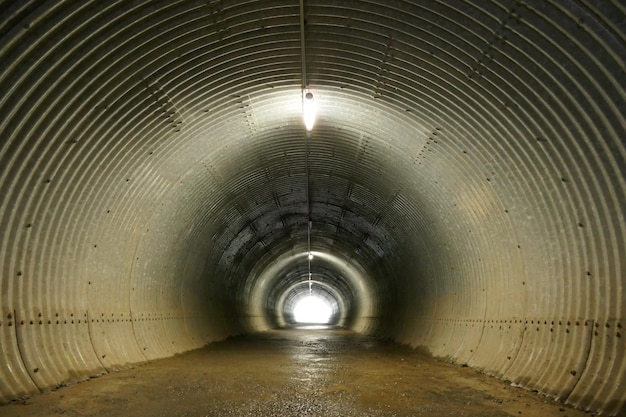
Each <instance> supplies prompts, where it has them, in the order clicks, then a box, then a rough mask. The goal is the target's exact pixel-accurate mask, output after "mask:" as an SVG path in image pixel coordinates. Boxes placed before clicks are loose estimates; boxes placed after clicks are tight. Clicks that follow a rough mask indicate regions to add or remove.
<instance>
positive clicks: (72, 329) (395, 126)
mask: <svg viewBox="0 0 626 417" xmlns="http://www.w3.org/2000/svg"><path fill="white" fill-rule="evenodd" d="M0 5H2V7H0V16H1V20H0V39H1V42H0V57H1V58H2V59H0V66H1V68H2V70H1V71H0V93H1V94H0V195H1V196H2V199H1V200H0V257H1V259H2V262H1V265H0V268H2V269H1V270H0V290H1V296H2V298H1V299H0V309H1V313H2V318H1V319H0V365H1V367H0V380H2V381H3V382H6V383H3V384H0V401H3V402H5V401H10V400H12V399H15V398H19V397H20V396H23V395H25V394H30V393H34V392H38V391H40V390H46V389H50V388H53V387H56V386H58V385H60V384H65V383H69V382H77V381H81V380H84V379H86V378H88V377H90V376H92V375H97V374H100V373H104V372H108V371H111V370H114V369H118V368H121V367H127V366H130V365H131V364H133V363H137V362H142V361H146V360H149V359H154V358H160V357H166V356H171V355H173V354H176V353H179V352H182V351H186V350H190V349H193V348H196V347H200V346H202V345H204V344H206V343H209V342H211V341H215V340H220V339H223V338H225V337H227V336H229V335H234V334H239V333H242V332H248V331H254V330H263V329H266V328H268V327H271V326H273V325H275V324H276V323H277V320H278V319H276V316H275V315H273V314H274V313H273V310H272V309H274V308H275V306H276V304H275V303H276V301H277V300H278V298H280V296H279V295H272V294H274V293H276V294H280V291H278V292H276V291H277V289H278V288H279V286H278V283H279V281H277V280H276V279H275V278H274V277H276V276H278V275H280V274H278V275H276V274H274V273H273V272H272V271H274V272H277V271H280V270H282V269H281V268H288V269H289V268H291V269H292V270H293V271H295V272H294V273H296V275H295V276H298V273H297V271H301V270H302V267H303V265H304V264H305V263H304V255H303V254H306V253H307V252H308V248H307V245H306V230H307V224H308V223H309V221H311V224H312V241H311V245H312V250H313V251H315V252H316V253H319V254H326V258H324V257H323V256H320V259H321V260H322V261H323V262H326V268H327V269H326V273H325V272H324V269H320V270H319V271H320V274H319V275H318V277H319V279H320V282H325V283H327V285H330V284H328V283H330V282H331V281H330V280H332V279H334V278H332V277H335V278H337V277H341V278H340V280H342V281H341V282H343V284H342V285H344V286H345V287H346V288H348V289H349V290H345V291H344V293H345V294H346V295H345V300H346V301H347V302H348V301H349V303H352V304H351V307H350V308H348V310H347V312H348V316H347V317H346V321H345V324H346V326H347V327H349V328H352V329H354V330H357V331H362V332H366V333H372V334H375V335H380V336H386V337H391V338H393V339H394V340H396V341H398V342H400V343H406V344H410V345H412V346H420V347H423V348H425V349H427V350H428V351H430V353H431V354H432V355H434V356H436V357H439V358H444V359H446V360H449V361H451V362H454V363H465V364H468V365H470V366H472V367H475V368H477V369H479V370H482V371H484V372H487V373H489V374H491V375H494V376H497V377H500V378H503V379H505V380H509V381H511V382H512V383H514V384H517V385H520V386H523V387H526V388H530V389H534V390H537V391H540V392H542V393H544V394H546V395H549V396H552V397H555V398H558V399H561V400H564V401H567V402H568V403H570V404H573V405H575V406H578V407H580V408H583V409H589V410H599V411H602V412H605V413H607V414H615V413H618V412H619V411H620V410H622V409H623V407H624V402H625V400H626V397H625V396H624V392H626V390H624V384H625V383H626V382H625V381H626V361H625V360H624V358H623V355H620V354H619V353H620V352H623V351H624V350H625V349H624V348H625V347H624V341H623V340H624V338H623V326H624V325H625V323H626V313H625V301H626V300H625V291H624V282H625V281H624V280H625V277H626V269H625V266H624V261H623V259H624V256H625V254H626V243H625V242H624V239H625V236H626V220H625V216H624V213H625V212H624V207H626V197H625V196H626V180H625V179H626V147H625V145H624V138H626V126H625V124H624V114H626V106H625V93H624V91H626V88H625V87H626V86H625V83H626V80H625V76H624V57H625V56H626V46H625V45H626V41H625V35H624V32H623V22H624V20H625V17H624V16H625V9H624V6H623V4H622V2H620V1H610V0H606V1H603V2H591V1H576V2H558V1H536V2H535V1H520V0H499V1H495V0H485V1H459V2H447V1H438V0H428V1H426V0H424V1H422V0H420V1H417V0H415V1H401V0H392V1H386V2H370V1H347V0H345V1H344V0H316V1H310V0H307V1H305V2H304V4H303V5H304V8H303V10H304V17H305V21H306V23H305V30H304V34H305V46H306V54H305V62H304V67H305V70H306V73H307V81H308V85H307V87H309V88H310V89H311V91H312V92H313V93H314V94H315V98H316V101H317V102H318V104H319V114H318V121H317V124H316V126H315V128H314V130H313V132H312V134H311V137H310V138H307V137H306V133H305V131H304V127H303V125H302V117H301V116H302V115H301V98H302V96H301V95H302V90H301V87H302V85H301V84H302V68H303V63H302V62H301V57H302V54H301V52H302V51H301V44H300V40H301V38H300V17H301V16H300V4H299V2H297V1H278V0H268V1H235V0H232V1H231V0H225V1H192V0H185V1H182V0H181V1H160V0H159V1H153V2H133V3H132V4H131V3H129V2H117V3H115V2H101V1H96V0H91V1H82V2H55V1H34V0H33V1H28V0H25V1H12V2H9V1H5V2H1V1H0ZM307 160H308V164H309V168H308V169H307V167H306V165H307V163H306V162H305V161H307ZM307 190H308V191H307ZM329 271H334V272H333V273H330V272H329ZM337 288H339V287H337ZM340 292H341V291H340ZM349 294H350V295H349ZM359 306H360V307H359ZM272 317H274V318H272ZM31 323H32V324H31ZM59 352H63V355H61V354H60V353H59Z"/></svg>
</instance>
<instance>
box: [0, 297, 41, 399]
mask: <svg viewBox="0 0 626 417" xmlns="http://www.w3.org/2000/svg"><path fill="white" fill-rule="evenodd" d="M15 329H16V326H15V313H14V312H13V310H9V309H6V308H4V309H2V318H1V319H0V355H1V358H2V359H1V360H0V380H2V381H3V383H2V384H1V385H0V401H1V402H8V401H10V400H13V399H16V398H20V397H22V396H24V395H28V394H31V393H33V392H37V391H38V389H37V386H36V385H35V383H34V382H33V380H32V379H31V377H30V376H29V374H28V371H27V370H26V368H25V367H24V362H23V359H22V355H21V353H20V350H19V347H18V343H17V336H16V331H15Z"/></svg>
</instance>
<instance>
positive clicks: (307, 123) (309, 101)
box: [302, 91, 316, 132]
mask: <svg viewBox="0 0 626 417" xmlns="http://www.w3.org/2000/svg"><path fill="white" fill-rule="evenodd" d="M315 110H316V109H315V101H314V99H313V93H311V92H310V91H309V92H307V93H306V94H305V95H304V102H303V103H302V111H303V114H304V127H305V128H306V131H307V132H310V131H312V130H313V125H314V124H315Z"/></svg>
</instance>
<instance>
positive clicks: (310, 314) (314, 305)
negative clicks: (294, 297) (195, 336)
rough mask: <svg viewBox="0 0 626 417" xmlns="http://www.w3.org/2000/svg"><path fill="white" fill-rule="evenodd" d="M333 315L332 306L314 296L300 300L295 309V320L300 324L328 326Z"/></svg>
mask: <svg viewBox="0 0 626 417" xmlns="http://www.w3.org/2000/svg"><path fill="white" fill-rule="evenodd" d="M331 315H332V308H331V306H330V305H329V304H328V303H327V302H326V301H324V300H323V299H321V298H319V297H315V296H313V295H309V296H307V297H304V298H302V299H300V300H299V301H298V302H297V303H296V305H295V307H294V309H293V318H294V320H295V322H296V323H298V324H328V323H329V322H330V316H331Z"/></svg>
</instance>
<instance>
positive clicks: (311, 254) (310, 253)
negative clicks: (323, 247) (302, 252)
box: [309, 252, 313, 261]
mask: <svg viewBox="0 0 626 417" xmlns="http://www.w3.org/2000/svg"><path fill="white" fill-rule="evenodd" d="M312 259H313V253H312V252H309V261H310V260H312Z"/></svg>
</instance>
